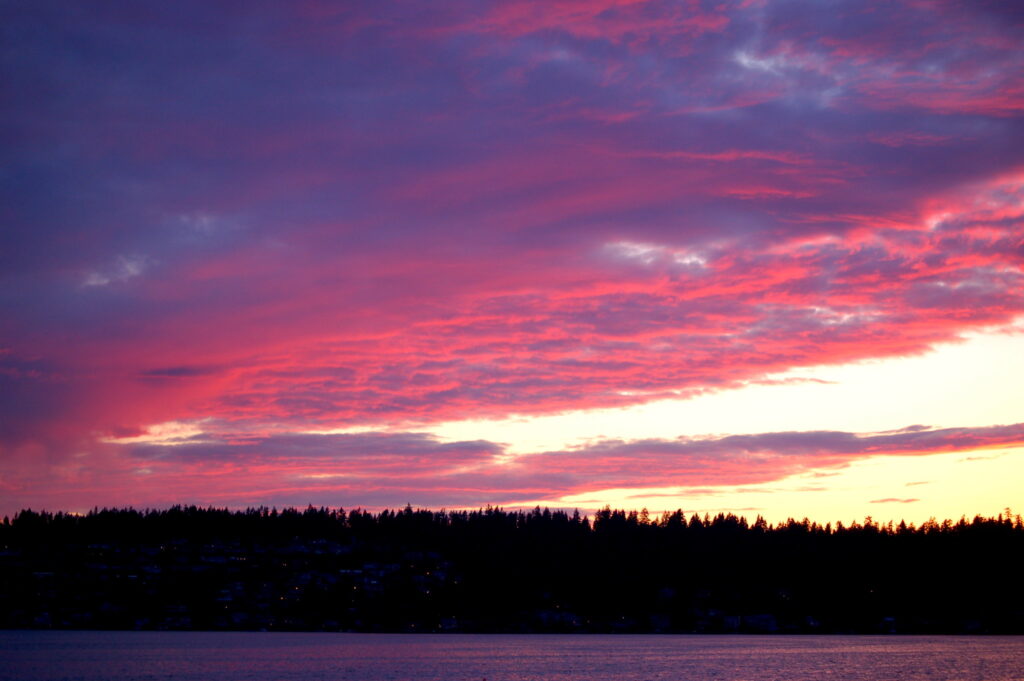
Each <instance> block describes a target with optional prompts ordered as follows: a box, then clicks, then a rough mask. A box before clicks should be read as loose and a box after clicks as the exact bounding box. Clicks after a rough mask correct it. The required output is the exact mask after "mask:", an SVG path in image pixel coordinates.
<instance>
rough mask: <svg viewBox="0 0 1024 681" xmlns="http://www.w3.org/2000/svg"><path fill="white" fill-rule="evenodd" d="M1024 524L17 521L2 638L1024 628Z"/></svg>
mask: <svg viewBox="0 0 1024 681" xmlns="http://www.w3.org/2000/svg"><path fill="white" fill-rule="evenodd" d="M1022 564H1024V523H1022V522H1021V518H1020V516H1019V515H1017V516H1013V515H1012V514H1011V513H1010V511H1009V510H1007V512H1006V513H1005V514H1001V515H1000V516H998V517H996V518H983V517H980V516H979V517H975V518H974V519H972V520H967V519H965V518H961V519H960V520H959V521H957V522H953V521H949V520H946V521H943V522H936V521H934V520H929V521H928V522H926V523H924V524H923V525H921V526H919V527H915V526H913V525H908V524H906V523H899V524H898V525H897V526H893V525H892V524H891V523H890V524H886V525H879V524H877V523H875V522H873V521H872V520H871V519H870V518H867V519H865V520H864V522H863V523H853V524H851V525H849V526H844V525H842V524H837V525H836V526H831V525H824V526H822V525H820V524H817V523H813V522H810V521H808V520H806V519H805V520H801V521H798V520H789V521H787V522H785V523H780V524H777V525H771V524H769V523H766V522H765V521H764V520H763V519H761V518H758V519H757V520H756V521H755V522H753V523H752V524H751V523H748V522H747V521H746V520H745V519H744V518H741V517H737V516H735V515H731V514H720V515H717V516H715V517H710V516H707V515H705V516H703V517H701V516H698V515H692V516H690V517H687V516H686V515H685V514H684V513H683V512H682V511H676V512H675V513H665V514H663V515H662V516H660V517H658V518H654V519H652V518H649V517H648V515H647V512H646V511H640V512H637V511H629V512H626V511H621V510H612V509H610V508H605V509H604V510H602V511H599V512H598V513H597V514H596V515H595V516H594V517H593V519H590V518H588V517H585V516H581V515H580V514H579V513H578V512H573V513H568V512H565V511H561V510H550V509H540V508H537V509H534V510H532V511H505V510H502V509H500V508H486V509H482V510H477V511H443V510H442V511H429V510H414V509H412V508H410V507H406V508H405V509H403V510H399V511H391V510H385V511H382V512H380V513H370V512H367V511H362V510H359V509H356V510H352V511H348V512H346V511H345V510H343V509H326V508H314V507H309V508H307V509H305V510H296V509H292V508H289V509H284V510H282V511H278V510H276V509H268V508H253V509H247V510H245V511H229V510H226V509H215V508H197V507H194V506H188V507H183V506H175V507H173V508H170V509H166V510H145V511H138V510H133V509H96V510H93V511H92V512H90V513H88V514H86V515H72V514H67V513H45V512H43V513H38V512H33V511H30V510H25V511H21V512H20V513H18V514H16V515H15V516H14V518H13V520H12V519H8V518H4V521H3V524H2V525H0V627H6V628H65V629H67V628H72V629H74V628H83V629H203V630H211V629H212V630H222V629H237V630H254V629H255V630H262V629H266V630H313V631H321V630H329V631H339V630H340V631H374V632H376V631H442V632H447V631H452V632H454V631H463V632H661V633H677V632H678V633H683V632H685V633H693V632H696V633H726V632H740V633H770V632H778V633H929V634H935V633H993V634H995V633H998V634H1021V633H1024V580H1021V579H1020V577H1019V575H1018V570H1019V567H1020V565H1022Z"/></svg>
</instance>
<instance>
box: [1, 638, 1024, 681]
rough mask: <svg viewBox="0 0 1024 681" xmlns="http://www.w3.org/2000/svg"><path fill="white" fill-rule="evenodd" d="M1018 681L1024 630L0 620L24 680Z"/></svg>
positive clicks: (6, 675) (7, 651) (7, 676)
mask: <svg viewBox="0 0 1024 681" xmlns="http://www.w3.org/2000/svg"><path fill="white" fill-rule="evenodd" d="M828 678H833V679H837V680H842V681H886V680H889V679H892V680H897V679H898V680H899V681H918V680H920V681H1021V680H1024V637H976V638H974V637H932V636H905V637H875V636H626V635H622V636H601V635H532V636H530V635H523V636H508V635H461V634H436V635H431V634H323V633H250V632H216V633H211V632H105V631H103V632H98V631H0V679H2V680H4V681H7V680H11V681H14V680H17V681H136V680H137V681H143V680H145V681H159V680H164V679H167V680H170V679H174V680H176V681H177V680H181V681H186V680H187V681H208V680H210V679H216V680H217V681H236V680H237V681H242V680H245V681H264V680H266V681H271V680H273V681H287V680H291V679H294V680H295V681H300V680H301V681H318V680H319V681H414V680H415V681H481V679H486V680H487V681H634V680H635V681H653V680H655V679H664V680H666V681H688V680H693V681H698V680H699V681H706V680H713V681H782V680H785V681H811V680H812V679H813V680H814V681H819V680H821V679H828Z"/></svg>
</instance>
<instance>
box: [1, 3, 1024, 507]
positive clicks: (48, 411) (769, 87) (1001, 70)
mask: <svg viewBox="0 0 1024 681" xmlns="http://www.w3.org/2000/svg"><path fill="white" fill-rule="evenodd" d="M0 102H2V103H0V136H2V142H0V154H2V164H0V192H2V196H0V514H13V513H14V512H16V511H17V510H19V509H21V508H26V507H31V508H34V509H42V508H45V509H48V510H52V511H56V510H68V511H85V510H88V509H90V508H92V507H94V506H125V505H133V506H136V507H166V506H168V505H171V504H174V503H189V504H191V503H195V504H201V505H214V506H228V507H232V508H238V507H246V506H255V505H267V506H270V505H276V506H278V507H281V506H289V505H297V506H305V505H307V504H310V503H312V504H314V505H317V506H320V505H325V506H330V507H338V506H343V507H345V508H353V507H357V506H361V507H363V508H370V509H380V508H383V507H391V508H393V507H396V506H405V505H406V504H407V503H408V504H412V505H413V506H419V507H429V508H441V507H445V508H467V507H468V508H477V507H480V506H484V505H487V504H493V505H500V506H503V507H509V508H513V507H520V506H530V507H532V506H534V505H537V504H540V505H544V506H551V507H564V508H574V507H578V508H580V509H581V510H592V509H595V508H599V507H602V506H604V505H605V504H611V505H612V506H617V507H625V508H640V507H644V506H645V507H647V508H649V509H651V511H652V512H655V511H662V510H665V509H676V508H682V509H684V510H686V511H688V512H699V513H705V512H710V513H712V514H714V513H716V512H719V511H733V512H736V513H739V514H742V515H746V516H748V517H754V516H756V515H758V514H760V515H763V516H764V517H766V518H767V519H769V520H772V521H777V520H784V519H785V518H787V517H789V516H795V517H798V518H802V517H804V516H808V517H810V518H811V519H815V520H820V521H822V522H825V521H835V520H843V521H844V522H848V521H850V520H852V519H858V520H862V519H863V518H864V517H865V516H868V515H870V516H872V517H874V518H875V519H882V520H885V519H890V518H896V519H899V518H906V519H908V520H913V521H915V522H920V521H923V520H925V519H927V518H928V517H929V516H936V517H938V518H940V519H941V518H945V517H952V518H958V517H959V516H960V515H962V514H966V515H968V516H969V517H970V516H972V515H974V514H976V513H980V514H985V515H994V514H996V513H999V512H1000V511H1002V510H1003V509H1004V508H1005V507H1008V506H1009V507H1013V508H1014V509H1016V510H1017V511H1018V512H1019V509H1020V508H1024V491H1022V490H1024V3H1018V2H1007V1H1005V0H902V1H898V2H894V1H891V0H885V1H881V0H877V1H875V0H803V1H799V0H735V1H729V0H715V1H712V2H701V1H699V0H674V1H667V0H651V1H647V0H593V1H584V0H536V1H534V0H528V1H524V0H503V1H497V0H493V1H491V0H445V1H444V2H431V1H423V2H418V1H399V0H365V1H361V0H353V1H345V2H335V1H328V0H294V1H290V2H269V1H267V2H261V1H257V0H245V1H242V0H238V1H235V0H223V1H217V0H201V1H200V0H196V1H193V0H180V1H177V2H155V1H154V2H149V1H139V0H123V1H105V0H97V1H95V2H81V1H80V0H74V1H71V0H68V1H66V2H64V1H58V0H53V1H49V0H43V1H36V2H29V1H21V0H10V1H7V2H2V3H0Z"/></svg>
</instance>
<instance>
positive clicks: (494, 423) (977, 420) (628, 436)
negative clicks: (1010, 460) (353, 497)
mask: <svg viewBox="0 0 1024 681" xmlns="http://www.w3.org/2000/svg"><path fill="white" fill-rule="evenodd" d="M806 379H810V380H806ZM766 381H768V382H762V383H750V384H747V385H745V386H743V387H740V388H736V389H731V390H722V391H718V392H713V393H708V394H704V395H699V396H697V397H693V398H690V399H675V400H661V401H657V402H649V403H646V404H639V405H635V406H631V407H624V408H617V409H594V410H587V411H574V412H566V413H562V414H555V415H551V416H538V417H520V418H510V419H500V420H467V421H454V422H448V423H442V424H437V425H434V426H431V427H429V428H428V429H427V430H429V431H430V432H431V433H433V434H434V435H436V436H438V437H440V438H441V439H444V440H450V441H452V440H475V439H480V438H485V439H488V440H490V441H492V442H503V443H507V444H508V447H509V451H510V452H514V453H523V454H525V453H532V452H539V451H554V450H561V449H565V448H566V447H569V446H574V445H575V446H578V445H582V444H585V443H586V442H588V441H592V440H598V439H625V440H641V439H647V438H660V439H674V438H677V437H680V436H688V437H693V436H696V435H736V434H750V433H767V432H779V431H808V430H837V431H845V432H853V433H869V432H881V431H886V430H895V429H898V428H904V427H906V426H909V425H927V426H932V427H935V428H947V427H979V426H991V425H1000V424H1010V423H1019V422H1021V421H1024V387H1022V386H1024V334H1022V333H1020V332H1017V333H987V334H975V335H972V336H970V337H968V338H966V339H965V340H964V341H962V342H959V343H947V344H944V345H941V346H938V347H937V348H935V349H934V350H932V351H931V352H929V353H926V354H923V355H919V356H914V357H895V358H888V359H881V360H870V361H864V362H858V363H855V364H845V365H839V366H817V367H808V368H803V369H794V370H792V371H788V372H786V373H783V374H775V375H772V376H768V377H766ZM821 381H824V382H821Z"/></svg>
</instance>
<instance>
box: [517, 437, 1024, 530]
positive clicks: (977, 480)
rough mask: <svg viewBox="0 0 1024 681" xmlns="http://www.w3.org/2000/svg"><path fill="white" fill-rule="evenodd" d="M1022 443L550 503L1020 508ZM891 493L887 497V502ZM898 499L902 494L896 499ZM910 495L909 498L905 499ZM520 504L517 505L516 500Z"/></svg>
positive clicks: (775, 516)
mask: <svg viewBox="0 0 1024 681" xmlns="http://www.w3.org/2000/svg"><path fill="white" fill-rule="evenodd" d="M1022 483H1024V448H1020V447H1017V448H1005V449H996V450H982V451H976V452H956V453H949V454H932V455H923V456H878V457H874V458H870V459H864V460H860V461H856V462H854V463H852V464H850V465H849V466H847V467H845V468H839V469H831V470H825V469H822V470H819V471H815V472H810V473H805V474H802V475H796V476H793V477H791V478H787V479H785V480H779V481H775V482H769V483H764V484H760V485H741V486H736V487H722V488H720V489H715V490H708V489H707V488H702V489H696V490H687V489H685V488H679V487H672V488H659V489H651V490H637V489H625V490H602V491H594V492H587V493H585V494H577V495H571V496H566V497H563V498H562V499H560V500H558V501H557V502H556V503H554V504H551V505H556V506H566V507H575V506H578V507H579V508H581V509H587V510H592V509H596V508H602V507H603V506H604V505H605V504H608V505H611V506H612V507H613V508H616V507H617V508H627V509H639V508H647V509H648V510H649V511H650V513H651V516H652V517H657V515H658V514H660V513H661V512H662V511H666V510H667V511H674V510H676V509H677V508H681V509H683V510H684V511H687V513H688V514H689V513H694V512H696V513H699V514H701V515H703V514H705V513H710V514H711V515H715V514H716V513H727V512H732V513H735V514H736V515H741V516H746V517H747V518H748V519H750V520H753V519H754V518H756V517H757V516H758V515H761V516H764V518H765V519H766V520H768V521H769V522H772V523H778V522H784V521H785V520H787V519H788V518H796V519H801V518H804V517H805V516H806V517H808V518H810V519H811V520H814V521H817V522H820V523H822V524H824V523H826V522H831V523H835V522H836V521H842V522H843V523H846V524H849V523H850V522H851V521H854V520H856V521H858V522H862V521H863V520H864V518H865V517H866V516H871V517H872V518H873V519H874V520H875V521H876V522H881V523H885V522H888V521H890V520H892V521H895V522H899V521H900V520H906V521H907V522H908V523H909V522H913V523H915V524H920V523H922V522H924V521H925V520H928V519H929V518H936V519H938V520H943V519H946V518H950V519H953V520H956V519H958V518H960V516H966V517H967V518H968V519H970V518H973V517H974V516H975V515H979V514H980V515H983V516H995V515H997V514H999V513H1001V512H1002V511H1003V509H1005V508H1007V507H1009V508H1011V509H1013V510H1014V511H1015V512H1016V513H1021V512H1022V510H1021V509H1022V508H1024V491H1022V490H1024V485H1022ZM888 500H892V501H888ZM900 500H902V501H900ZM910 500H913V501H910ZM524 505H525V504H524Z"/></svg>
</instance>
